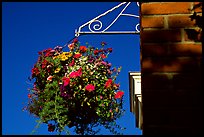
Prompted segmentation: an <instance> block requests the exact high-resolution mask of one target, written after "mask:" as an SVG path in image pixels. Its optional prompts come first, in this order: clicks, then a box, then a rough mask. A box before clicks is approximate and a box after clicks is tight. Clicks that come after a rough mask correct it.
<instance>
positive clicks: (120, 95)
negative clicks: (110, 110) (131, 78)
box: [114, 91, 124, 99]
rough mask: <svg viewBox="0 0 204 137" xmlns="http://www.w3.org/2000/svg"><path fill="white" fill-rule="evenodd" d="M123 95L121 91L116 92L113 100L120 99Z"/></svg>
mask: <svg viewBox="0 0 204 137" xmlns="http://www.w3.org/2000/svg"><path fill="white" fill-rule="evenodd" d="M123 95H124V92H123V91H118V92H117V93H116V94H115V96H114V98H115V99H117V98H122V96H123Z"/></svg>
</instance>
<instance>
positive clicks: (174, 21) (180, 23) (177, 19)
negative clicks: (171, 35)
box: [168, 15, 196, 28]
mask: <svg viewBox="0 0 204 137" xmlns="http://www.w3.org/2000/svg"><path fill="white" fill-rule="evenodd" d="M195 23H196V22H195V20H193V21H191V19H190V17H189V16H188V15H186V16H169V17H168V24H169V27H170V28H180V27H193V26H195Z"/></svg>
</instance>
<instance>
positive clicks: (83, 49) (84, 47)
mask: <svg viewBox="0 0 204 137" xmlns="http://www.w3.org/2000/svg"><path fill="white" fill-rule="evenodd" d="M79 50H80V51H81V52H82V53H84V52H86V51H87V48H86V46H80V47H79Z"/></svg>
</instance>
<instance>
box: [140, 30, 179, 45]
mask: <svg viewBox="0 0 204 137" xmlns="http://www.w3.org/2000/svg"><path fill="white" fill-rule="evenodd" d="M140 37H141V41H142V42H143V43H145V42H147V43H148V42H179V41H181V31H180V29H172V30H143V31H141V34H140Z"/></svg>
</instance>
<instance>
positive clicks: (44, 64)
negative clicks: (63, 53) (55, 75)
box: [42, 60, 48, 69]
mask: <svg viewBox="0 0 204 137" xmlns="http://www.w3.org/2000/svg"><path fill="white" fill-rule="evenodd" d="M47 63H48V61H47V60H44V61H43V62H42V69H44V68H45V67H46V66H47Z"/></svg>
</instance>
